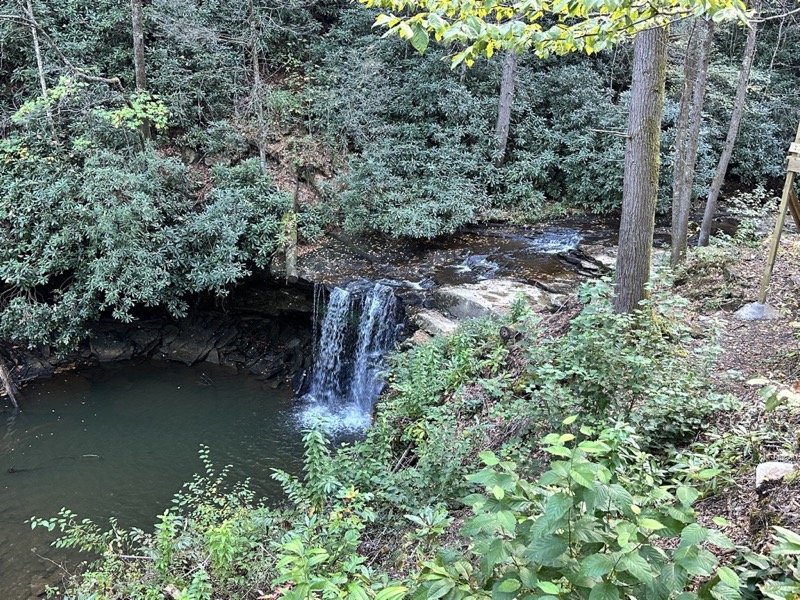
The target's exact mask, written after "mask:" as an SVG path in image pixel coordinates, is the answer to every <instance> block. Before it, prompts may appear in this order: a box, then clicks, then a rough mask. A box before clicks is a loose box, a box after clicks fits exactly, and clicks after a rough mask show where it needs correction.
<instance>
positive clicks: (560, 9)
mask: <svg viewBox="0 0 800 600" xmlns="http://www.w3.org/2000/svg"><path fill="white" fill-rule="evenodd" d="M360 1H361V2H362V3H363V4H366V5H367V6H369V7H378V8H382V9H385V10H387V11H389V12H388V13H386V14H382V15H380V16H379V17H378V19H377V20H376V25H377V26H381V27H386V28H388V34H395V35H398V36H400V37H401V38H402V39H406V40H409V41H410V42H411V44H412V45H413V46H414V47H415V48H416V49H417V50H419V51H420V52H424V51H425V48H426V47H427V45H428V34H429V33H430V34H432V35H433V37H434V38H435V39H436V41H438V42H441V43H444V44H452V43H454V42H458V43H459V44H461V45H462V46H463V47H464V49H463V50H461V51H459V52H457V53H456V54H455V55H454V56H453V58H452V62H453V65H454V66H455V65H458V64H460V63H462V62H464V63H466V64H467V66H471V65H472V63H473V62H474V61H475V59H476V58H477V57H478V56H481V55H483V56H488V57H491V56H492V54H494V52H496V51H497V50H513V51H517V52H521V51H523V50H528V49H531V50H533V51H534V52H536V53H537V54H538V55H539V56H547V55H549V54H568V53H571V52H585V53H587V54H592V53H595V52H599V51H601V50H604V49H606V48H608V47H610V46H613V45H614V44H616V43H618V42H619V41H621V40H623V39H626V38H629V37H631V36H633V35H635V34H636V33H638V32H640V31H643V30H645V29H649V28H651V27H663V26H666V25H668V24H669V23H671V22H673V21H678V20H680V19H684V18H687V17H691V16H698V15H703V14H707V15H709V16H710V17H711V18H713V19H714V20H715V21H722V20H736V19H738V20H744V16H745V5H744V3H743V2H742V0H711V1H701V0H654V1H652V2H642V1H641V0H554V1H547V0H521V1H517V2H495V1H493V0H482V1H477V2H476V1H474V0H360Z"/></svg>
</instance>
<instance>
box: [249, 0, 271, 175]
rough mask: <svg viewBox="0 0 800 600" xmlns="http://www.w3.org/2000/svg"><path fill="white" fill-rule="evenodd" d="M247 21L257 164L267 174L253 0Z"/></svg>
mask: <svg viewBox="0 0 800 600" xmlns="http://www.w3.org/2000/svg"><path fill="white" fill-rule="evenodd" d="M247 20H248V25H249V27H250V40H249V43H248V45H249V46H250V53H251V55H252V61H253V90H252V93H251V97H252V102H253V106H254V108H255V111H256V126H257V128H258V131H257V133H256V135H257V136H258V139H257V140H256V143H257V145H258V164H259V168H260V170H261V173H266V172H267V126H266V122H265V121H264V97H263V96H264V90H263V86H262V85H261V61H260V59H259V56H258V25H257V23H256V15H255V8H254V7H253V0H249V2H248V5H247Z"/></svg>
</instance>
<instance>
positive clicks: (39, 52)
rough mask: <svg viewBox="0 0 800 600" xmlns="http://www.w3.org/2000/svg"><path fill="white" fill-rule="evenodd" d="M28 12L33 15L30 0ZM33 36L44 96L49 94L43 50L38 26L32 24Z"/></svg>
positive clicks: (40, 83) (37, 67) (29, 0)
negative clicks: (37, 29)
mask: <svg viewBox="0 0 800 600" xmlns="http://www.w3.org/2000/svg"><path fill="white" fill-rule="evenodd" d="M28 14H30V15H33V3H32V2H31V0H28ZM31 36H33V51H34V53H35V54H36V69H37V71H38V72H39V85H40V86H41V88H42V97H43V98H44V97H45V96H47V81H45V78H44V63H43V62H42V50H41V48H40V47H39V32H38V31H36V27H35V26H34V25H31Z"/></svg>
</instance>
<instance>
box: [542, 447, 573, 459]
mask: <svg viewBox="0 0 800 600" xmlns="http://www.w3.org/2000/svg"><path fill="white" fill-rule="evenodd" d="M542 450H544V451H545V452H548V453H550V454H554V455H555V456H563V457H565V458H572V450H570V449H569V448H567V447H565V446H546V447H544V448H542Z"/></svg>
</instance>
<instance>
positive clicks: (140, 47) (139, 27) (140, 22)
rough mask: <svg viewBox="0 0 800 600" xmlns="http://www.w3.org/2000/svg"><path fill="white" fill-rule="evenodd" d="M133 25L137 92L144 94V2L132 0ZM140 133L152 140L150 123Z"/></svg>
mask: <svg viewBox="0 0 800 600" xmlns="http://www.w3.org/2000/svg"><path fill="white" fill-rule="evenodd" d="M131 23H132V26H133V70H134V71H135V74H136V91H137V92H143V91H145V90H146V89H147V72H146V70H145V62H144V14H143V10H142V0H131ZM139 133H140V134H141V135H142V139H143V140H145V141H148V140H151V139H152V137H153V136H152V134H151V132H150V122H149V121H147V120H146V119H145V121H144V122H143V123H142V124H141V125H140V126H139Z"/></svg>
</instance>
